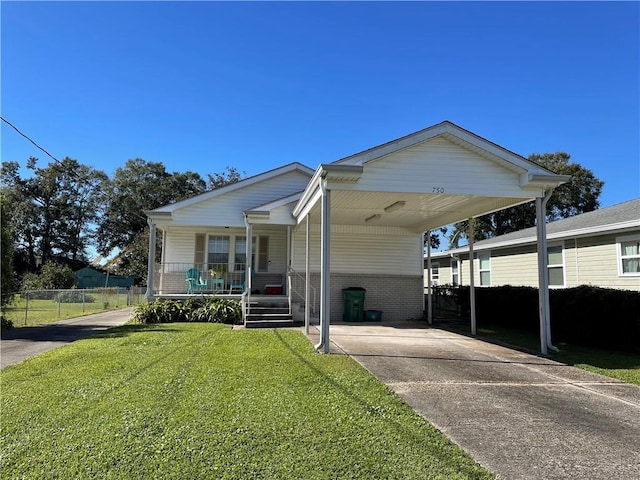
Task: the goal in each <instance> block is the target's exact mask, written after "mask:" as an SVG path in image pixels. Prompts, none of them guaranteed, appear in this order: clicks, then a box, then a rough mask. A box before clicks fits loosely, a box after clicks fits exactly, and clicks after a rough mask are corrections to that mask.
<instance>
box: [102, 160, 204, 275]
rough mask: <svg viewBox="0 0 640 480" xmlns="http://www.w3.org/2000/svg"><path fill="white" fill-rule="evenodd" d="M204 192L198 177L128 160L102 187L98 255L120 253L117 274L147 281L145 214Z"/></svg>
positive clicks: (158, 164) (159, 165)
mask: <svg viewBox="0 0 640 480" xmlns="http://www.w3.org/2000/svg"><path fill="white" fill-rule="evenodd" d="M205 189H206V184H205V182H204V180H203V179H202V178H201V177H200V175H199V174H197V173H194V172H186V173H178V172H174V173H169V172H167V171H166V169H165V167H164V165H163V164H162V163H159V162H147V161H145V160H143V159H141V158H135V159H132V160H128V161H127V163H126V164H125V166H124V167H122V168H118V169H117V170H116V171H115V174H114V176H113V178H112V179H111V180H110V181H109V182H107V183H106V185H105V198H106V203H105V210H104V215H103V216H102V218H101V220H100V222H99V226H98V230H97V244H98V250H99V252H100V253H101V254H103V255H109V254H111V253H113V252H118V253H119V259H118V260H119V264H118V268H117V272H118V273H122V274H127V275H135V276H137V277H142V278H144V277H146V263H147V260H146V258H147V253H146V252H147V251H148V247H147V244H145V241H148V226H147V218H146V217H145V215H144V211H145V210H152V209H154V208H158V207H161V206H163V205H167V204H170V203H174V202H176V201H179V200H183V199H185V198H188V197H191V196H194V195H197V194H200V193H204V192H205ZM158 237H159V238H158V242H160V240H161V238H160V236H158ZM157 250H158V251H159V249H157ZM141 252H144V253H141Z"/></svg>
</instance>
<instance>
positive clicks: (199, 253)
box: [193, 233, 205, 270]
mask: <svg viewBox="0 0 640 480" xmlns="http://www.w3.org/2000/svg"><path fill="white" fill-rule="evenodd" d="M204 246H205V235H204V233H196V249H195V256H194V258H193V263H194V264H195V266H196V267H197V268H199V269H200V270H203V269H204Z"/></svg>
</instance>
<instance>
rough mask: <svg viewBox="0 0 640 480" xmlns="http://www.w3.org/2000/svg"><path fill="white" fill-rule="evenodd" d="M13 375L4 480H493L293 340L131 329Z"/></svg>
mask: <svg viewBox="0 0 640 480" xmlns="http://www.w3.org/2000/svg"><path fill="white" fill-rule="evenodd" d="M0 375H1V376H0V379H1V381H2V385H1V386H2V397H1V402H2V405H1V406H2V410H1V412H2V419H1V420H2V430H1V437H0V448H1V451H2V459H1V463H0V470H1V471H2V478H3V479H9V478H38V479H46V478H96V477H98V478H103V479H116V478H122V479H124V478H127V479H129V478H154V479H164V478H166V479H169V478H194V479H195V478H217V479H218V478H219V479H244V478H252V479H259V478H269V479H300V478H304V479H358V478H361V479H374V478H375V479H383V478H393V479H399V478H403V479H413V478H415V479H463V478H465V479H470V478H473V479H484V478H493V476H492V474H490V473H489V472H487V471H486V470H484V469H483V468H482V467H480V466H479V465H477V464H476V463H475V462H474V461H473V460H472V459H471V458H470V457H469V456H468V455H467V454H465V453H464V452H463V451H462V450H461V449H460V448H458V447H457V446H456V445H454V444H452V443H451V442H450V441H449V440H448V439H447V438H446V437H444V436H443V435H442V434H441V433H440V432H438V431H437V430H436V429H435V428H433V427H432V426H431V425H430V424H428V423H427V422H426V421H425V420H424V419H423V418H422V417H420V416H419V415H418V414H416V413H415V412H414V411H413V410H412V409H411V408H410V407H409V406H408V405H407V404H405V403H404V402H403V401H402V400H401V399H400V398H399V397H398V396H397V395H395V394H394V393H393V392H392V391H391V390H390V389H389V388H387V387H386V386H385V385H383V384H381V383H380V382H379V381H377V380H376V379H375V378H374V377H372V376H371V375H370V374H369V373H368V372H366V371H365V370H364V369H363V368H362V367H361V366H359V365H358V364H357V363H356V362H354V361H353V360H352V359H351V358H350V357H347V356H339V355H319V354H317V353H316V352H314V351H313V348H312V346H311V345H310V343H309V341H308V340H307V339H306V338H305V337H304V336H303V335H302V334H301V333H300V332H298V331H294V330H243V329H240V330H231V329H230V328H229V327H228V326H224V325H219V324H162V325H125V326H124V327H120V328H118V329H114V330H111V331H109V332H108V333H104V334H101V335H99V336H97V337H93V338H91V339H86V340H81V341H77V342H74V343H73V344H70V345H68V346H65V347H62V348H59V349H56V350H52V351H50V352H48V353H45V354H43V355H40V356H37V357H34V358H32V359H30V360H27V361H26V362H23V363H21V364H18V365H15V366H13V367H9V368H6V369H5V370H3V371H2V373H1V374H0Z"/></svg>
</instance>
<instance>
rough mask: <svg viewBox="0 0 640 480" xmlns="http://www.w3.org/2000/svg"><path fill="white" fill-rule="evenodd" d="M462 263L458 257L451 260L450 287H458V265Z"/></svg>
mask: <svg viewBox="0 0 640 480" xmlns="http://www.w3.org/2000/svg"><path fill="white" fill-rule="evenodd" d="M461 263H462V262H461V261H460V259H459V258H458V257H452V258H451V285H453V286H454V287H457V286H459V285H460V264H461Z"/></svg>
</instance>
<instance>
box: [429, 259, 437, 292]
mask: <svg viewBox="0 0 640 480" xmlns="http://www.w3.org/2000/svg"><path fill="white" fill-rule="evenodd" d="M434 271H435V275H434ZM429 276H430V277H431V285H433V286H436V287H437V286H439V285H440V262H431V271H430V272H429Z"/></svg>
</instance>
